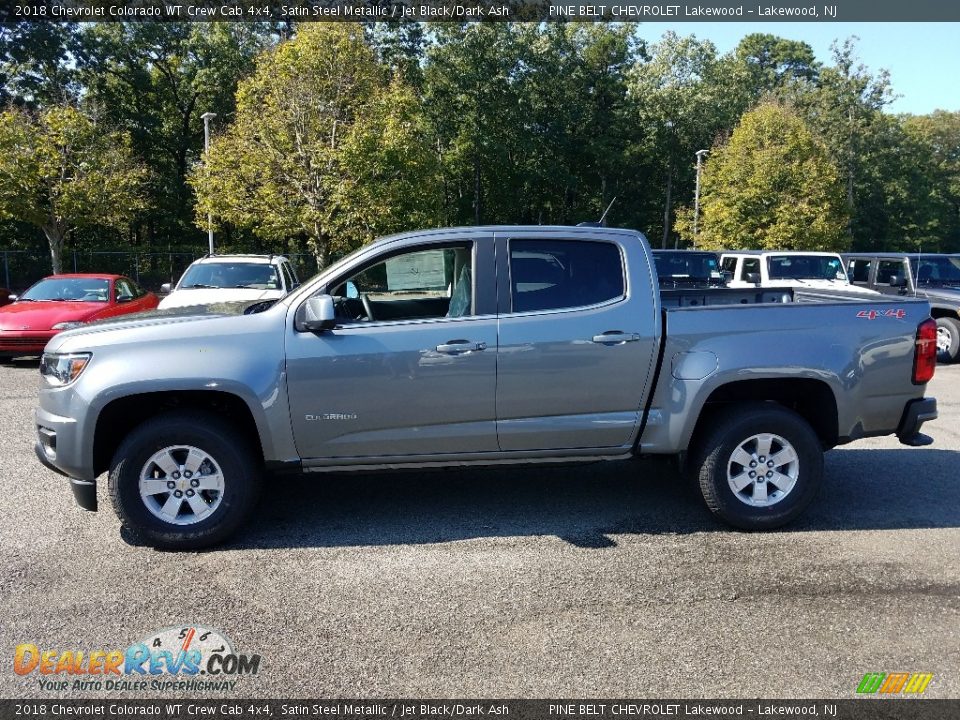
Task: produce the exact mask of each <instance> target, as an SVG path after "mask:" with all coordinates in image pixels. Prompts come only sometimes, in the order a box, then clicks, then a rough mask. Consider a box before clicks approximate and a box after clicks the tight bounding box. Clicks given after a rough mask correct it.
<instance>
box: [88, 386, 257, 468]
mask: <svg viewBox="0 0 960 720" xmlns="http://www.w3.org/2000/svg"><path fill="white" fill-rule="evenodd" d="M172 410H202V411H206V412H210V413H213V414H215V415H217V416H218V417H220V418H221V419H222V420H224V421H226V422H227V423H229V424H230V425H231V426H232V427H234V428H235V429H236V430H237V431H239V432H240V433H241V434H242V435H243V437H244V438H245V439H246V440H247V441H248V442H249V447H251V448H253V450H254V452H255V454H256V455H257V457H259V459H260V460H261V461H263V458H264V448H263V445H262V443H261V430H262V428H260V427H259V426H258V424H257V421H256V418H255V416H254V413H253V411H252V410H251V409H250V406H249V405H248V404H247V402H246V401H245V400H244V399H243V398H242V397H240V396H239V395H236V394H234V393H231V392H226V391H222V390H160V391H155V392H144V393H135V394H131V395H125V396H122V397H119V398H115V399H113V400H111V401H110V402H109V403H107V404H106V405H105V406H104V407H103V408H102V409H101V410H100V412H99V414H98V415H97V422H96V427H95V429H94V436H93V466H94V476H97V475H99V474H101V473H103V472H106V471H107V470H108V469H109V467H110V460H111V458H112V457H113V454H114V453H115V452H116V450H117V448H118V447H119V446H120V444H121V443H122V442H123V439H124V438H125V437H126V436H127V435H128V434H129V433H130V432H131V431H132V430H133V429H135V428H136V427H138V426H140V425H141V424H142V423H144V422H146V421H147V420H149V419H151V418H154V417H156V416H158V415H161V414H163V413H166V412H170V411H172Z"/></svg>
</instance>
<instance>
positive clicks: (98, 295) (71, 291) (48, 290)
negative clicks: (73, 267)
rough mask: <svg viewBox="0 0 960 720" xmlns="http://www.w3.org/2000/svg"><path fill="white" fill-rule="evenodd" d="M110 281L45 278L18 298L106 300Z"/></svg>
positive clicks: (47, 300) (81, 300)
mask: <svg viewBox="0 0 960 720" xmlns="http://www.w3.org/2000/svg"><path fill="white" fill-rule="evenodd" d="M109 292H110V281H109V280H100V279H98V278H47V279H46V280H41V281H40V282H38V283H37V284H36V285H34V286H33V287H31V288H30V289H29V290H27V291H26V292H25V293H24V294H23V295H21V296H20V298H19V299H20V300H28V301H30V300H32V301H34V302H52V301H55V300H69V301H71V302H107V298H108V297H109Z"/></svg>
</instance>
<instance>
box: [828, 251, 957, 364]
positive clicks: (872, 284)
mask: <svg viewBox="0 0 960 720" xmlns="http://www.w3.org/2000/svg"><path fill="white" fill-rule="evenodd" d="M844 259H845V260H846V263H847V272H848V274H849V275H850V279H851V281H852V282H853V284H854V285H856V286H858V287H863V288H870V289H872V290H877V291H879V292H881V293H884V294H885V295H912V296H916V297H922V298H926V299H927V300H929V301H930V314H931V315H933V317H934V319H935V320H936V321H937V359H938V360H940V362H953V361H955V360H956V359H957V357H958V356H960V255H938V254H933V255H931V254H920V253H848V254H846V255H844Z"/></svg>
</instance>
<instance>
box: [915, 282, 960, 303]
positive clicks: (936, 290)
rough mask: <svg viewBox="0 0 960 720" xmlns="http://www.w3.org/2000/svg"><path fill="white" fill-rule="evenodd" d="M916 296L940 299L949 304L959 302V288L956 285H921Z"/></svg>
mask: <svg viewBox="0 0 960 720" xmlns="http://www.w3.org/2000/svg"><path fill="white" fill-rule="evenodd" d="M917 294H918V295H925V296H927V297H928V298H934V299H936V298H942V299H944V300H948V301H950V302H957V301H958V300H960V287H957V286H956V285H921V286H920V288H919V289H918V291H917Z"/></svg>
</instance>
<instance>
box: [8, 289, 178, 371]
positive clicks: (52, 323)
mask: <svg viewBox="0 0 960 720" xmlns="http://www.w3.org/2000/svg"><path fill="white" fill-rule="evenodd" d="M158 302H160V300H159V298H158V297H157V296H156V295H154V294H153V293H151V292H146V291H145V290H142V289H140V288H139V287H138V286H137V284H136V283H135V282H133V280H131V279H130V278H127V277H123V276H122V275H98V274H76V275H51V276H50V277H46V278H44V279H43V280H41V281H40V282H38V283H36V284H34V285H32V286H31V287H30V288H28V289H27V290H26V291H25V292H24V293H23V294H22V295H21V296H20V297H18V298H17V300H16V301H15V302H13V303H12V304H10V305H4V306H3V307H0V357H17V356H20V355H39V354H41V353H42V352H43V348H44V346H45V345H46V344H47V341H48V340H49V339H50V338H52V337H53V336H54V335H56V334H57V333H58V332H60V331H61V330H69V329H70V328H75V327H80V326H81V325H84V324H86V323H88V322H93V321H94V320H103V319H104V318H111V317H116V316H117V315H126V314H128V313H135V312H141V311H143V310H152V309H153V308H155V307H157V303H158Z"/></svg>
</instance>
